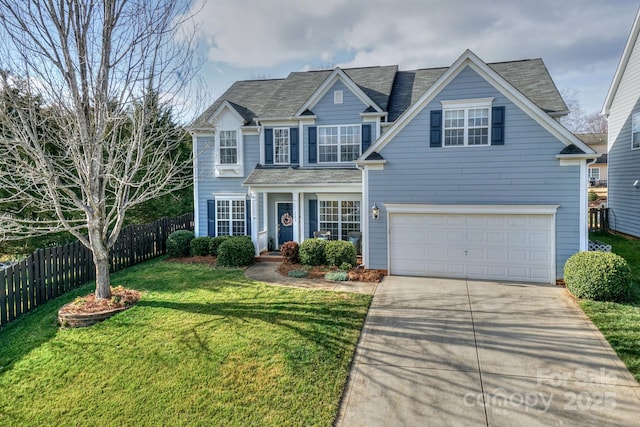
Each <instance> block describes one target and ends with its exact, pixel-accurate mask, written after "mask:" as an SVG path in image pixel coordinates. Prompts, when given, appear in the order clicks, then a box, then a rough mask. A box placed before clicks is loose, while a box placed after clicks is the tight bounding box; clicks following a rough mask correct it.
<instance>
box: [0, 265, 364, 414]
mask: <svg viewBox="0 0 640 427" xmlns="http://www.w3.org/2000/svg"><path fill="white" fill-rule="evenodd" d="M113 284H114V285H123V286H125V287H129V288H133V289H137V290H139V291H141V292H142V299H141V300H140V302H139V303H138V304H137V305H136V306H135V307H133V308H131V309H130V310H128V311H125V312H123V313H120V314H118V315H117V316H115V317H113V318H111V319H109V320H107V321H105V322H103V323H101V324H98V325H96V326H93V327H91V328H86V329H58V327H57V325H56V313H57V310H58V308H59V307H60V306H62V305H63V304H64V303H66V302H69V301H72V300H73V299H74V298H75V297H76V296H78V295H84V294H87V293H89V292H91V291H92V286H91V285H89V286H85V287H84V288H82V289H80V290H78V291H76V292H73V293H70V294H67V295H65V296H63V297H61V298H59V299H57V300H55V301H52V302H50V303H47V304H45V305H43V306H42V307H40V308H38V309H36V310H35V311H34V312H32V313H31V314H29V315H26V316H25V317H23V318H22V319H20V320H18V321H16V322H14V323H13V324H10V325H9V326H7V327H6V328H4V329H2V330H0V425H3V426H4V425H10V426H13V425H15V426H25V425H33V426H36V425H37V426H40V425H136V426H138V425H148V426H156V425H207V426H208V425H212V426H213V425H226V426H235V425H237V426H246V425H274V426H276V425H277V426H284V425H325V426H330V425H332V423H333V421H334V417H335V415H336V412H337V409H338V404H339V401H340V397H341V394H342V390H343V388H344V385H345V383H346V379H347V375H348V370H349V366H350V363H351V359H352V357H353V352H354V349H355V345H356V342H357V339H358V336H359V334H360V330H361V328H362V324H363V322H364V318H365V315H366V312H367V308H368V306H369V303H370V301H371V297H370V296H366V295H357V294H346V293H332V292H322V291H307V290H298V289H290V288H280V287H270V286H267V285H264V284H260V283H257V282H253V281H251V280H248V279H246V278H245V277H244V275H243V274H242V271H240V270H214V269H212V268H211V267H208V266H203V265H185V264H174V263H167V262H163V261H162V260H154V261H150V262H147V263H145V264H141V265H138V266H136V267H132V268H129V269H127V270H124V271H123V272H121V273H117V274H114V275H113Z"/></svg>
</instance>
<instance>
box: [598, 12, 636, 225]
mask: <svg viewBox="0 0 640 427" xmlns="http://www.w3.org/2000/svg"><path fill="white" fill-rule="evenodd" d="M639 32H640V10H639V11H638V14H637V15H636V19H635V21H634V23H633V27H632V29H631V34H630V35H629V39H628V40H627V44H626V46H625V48H624V51H623V53H622V58H621V59H620V63H619V64H618V69H617V70H616V73H615V75H614V77H613V82H612V83H611V87H610V88H609V92H608V93H607V98H606V100H605V103H604V107H603V109H602V113H603V114H604V115H605V116H607V118H608V120H609V134H608V144H609V150H608V152H609V158H608V161H609V173H608V192H609V194H608V206H609V227H610V228H611V229H613V230H615V231H618V232H620V233H624V234H629V235H632V236H636V237H640V44H638V33H639Z"/></svg>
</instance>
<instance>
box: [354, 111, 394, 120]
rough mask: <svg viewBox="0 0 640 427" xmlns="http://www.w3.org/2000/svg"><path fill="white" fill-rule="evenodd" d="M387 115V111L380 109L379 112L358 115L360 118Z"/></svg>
mask: <svg viewBox="0 0 640 427" xmlns="http://www.w3.org/2000/svg"><path fill="white" fill-rule="evenodd" d="M387 116H389V113H387V112H386V111H382V112H380V113H360V117H362V118H369V117H371V118H374V119H377V118H378V117H387Z"/></svg>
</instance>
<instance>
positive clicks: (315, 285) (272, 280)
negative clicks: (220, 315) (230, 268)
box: [244, 262, 378, 295]
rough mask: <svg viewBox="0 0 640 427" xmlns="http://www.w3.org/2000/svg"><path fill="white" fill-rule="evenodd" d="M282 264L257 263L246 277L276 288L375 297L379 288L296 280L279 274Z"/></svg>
mask: <svg viewBox="0 0 640 427" xmlns="http://www.w3.org/2000/svg"><path fill="white" fill-rule="evenodd" d="M279 266H280V263H277V262H256V263H255V264H253V265H252V266H251V267H249V268H247V269H246V270H245V272H244V275H245V276H247V277H248V278H249V279H253V280H259V281H261V282H265V283H269V284H270V285H275V286H286V287H291V288H304V289H320V290H324V291H336V292H353V293H357V294H367V295H373V294H374V293H375V291H376V288H377V287H378V283H365V282H350V281H349V282H333V281H330V280H324V279H307V278H302V279H296V278H293V277H286V276H283V275H282V274H280V273H278V267H279Z"/></svg>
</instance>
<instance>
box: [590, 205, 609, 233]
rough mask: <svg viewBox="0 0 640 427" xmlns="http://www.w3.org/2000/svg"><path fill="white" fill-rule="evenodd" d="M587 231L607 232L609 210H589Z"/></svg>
mask: <svg viewBox="0 0 640 427" xmlns="http://www.w3.org/2000/svg"><path fill="white" fill-rule="evenodd" d="M589 231H609V208H591V209H589Z"/></svg>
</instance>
